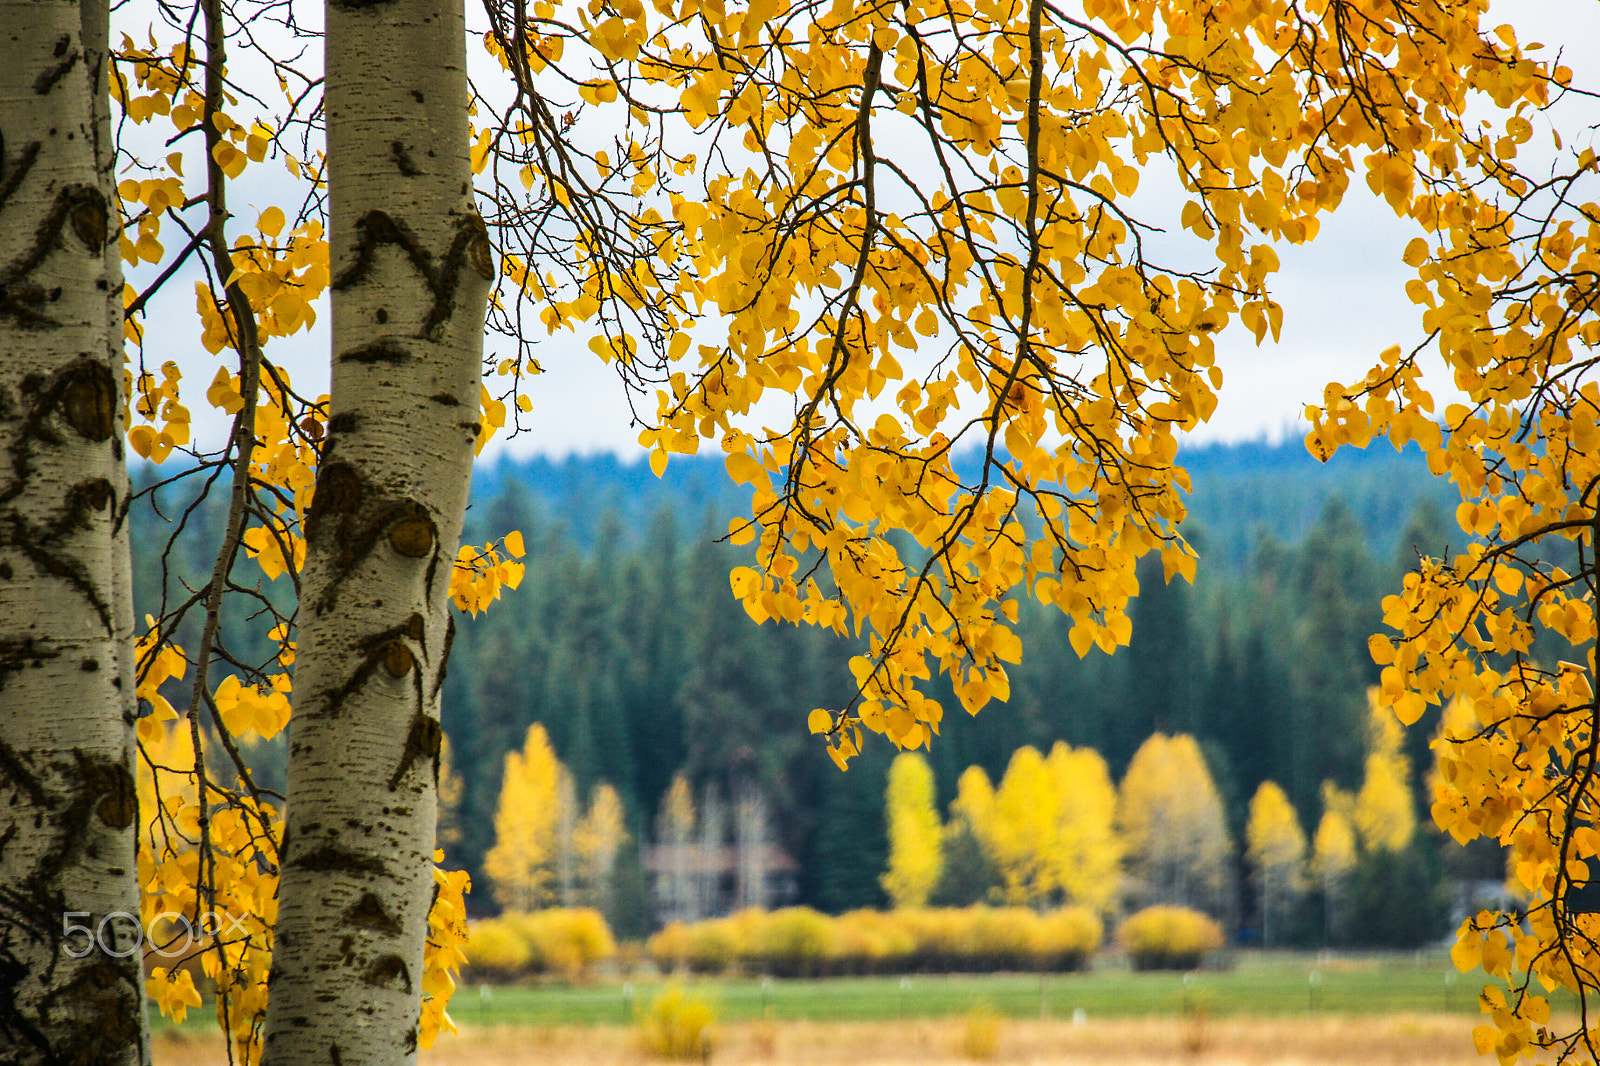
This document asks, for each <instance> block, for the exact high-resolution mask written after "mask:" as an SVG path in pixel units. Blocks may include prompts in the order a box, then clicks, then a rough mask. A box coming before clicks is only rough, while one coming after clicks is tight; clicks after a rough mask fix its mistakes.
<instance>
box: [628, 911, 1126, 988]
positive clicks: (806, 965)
mask: <svg viewBox="0 0 1600 1066" xmlns="http://www.w3.org/2000/svg"><path fill="white" fill-rule="evenodd" d="M1101 934H1102V928H1101V925H1100V919H1099V918H1097V917H1096V916H1095V915H1094V913H1093V912H1091V911H1089V910H1087V909H1085V908H1082V907H1067V908H1063V909H1061V910H1057V911H1050V912H1047V913H1044V914H1040V913H1038V912H1035V911H1031V910H1028V909H1026V908H1022V907H1003V908H990V907H967V908H964V909H961V908H946V909H938V910H894V911H867V910H862V911H851V912H850V913H848V914H843V915H840V916H839V917H837V918H832V917H829V916H828V915H825V914H821V913H819V912H817V911H814V910H812V909H811V908H809V907H789V908H786V909H784V910H779V911H757V910H747V911H741V912H740V913H738V914H735V915H733V916H731V917H728V918H713V919H711V920H709V921H703V922H695V923H693V924H692V925H685V924H684V923H682V922H673V923H671V924H669V925H668V926H667V927H666V928H664V929H662V930H661V931H660V932H659V933H657V934H656V935H655V936H653V937H651V938H650V942H649V945H648V947H649V951H650V955H651V957H652V958H653V959H654V960H655V961H656V964H657V965H659V966H661V967H662V968H663V969H677V968H687V969H690V970H694V971H696V972H699V973H722V972H724V971H727V970H730V969H733V968H734V967H743V968H744V969H747V970H760V971H762V972H766V973H771V974H774V975H777V976H780V977H794V976H812V975H817V974H836V973H900V972H905V971H926V970H935V971H939V970H943V971H963V972H973V971H984V970H1075V969H1080V968H1082V967H1083V966H1084V964H1085V963H1086V962H1087V961H1088V959H1089V957H1090V956H1091V955H1093V954H1094V952H1095V950H1096V949H1097V948H1099V946H1100V938H1101Z"/></svg>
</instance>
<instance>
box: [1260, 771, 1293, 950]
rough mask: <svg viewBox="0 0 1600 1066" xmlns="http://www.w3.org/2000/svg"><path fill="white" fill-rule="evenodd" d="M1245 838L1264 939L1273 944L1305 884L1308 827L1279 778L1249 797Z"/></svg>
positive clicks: (1265, 942) (1266, 943)
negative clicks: (1302, 827) (1258, 901)
mask: <svg viewBox="0 0 1600 1066" xmlns="http://www.w3.org/2000/svg"><path fill="white" fill-rule="evenodd" d="M1245 841H1246V847H1245V858H1246V859H1247V860H1248V861H1249V863H1250V867H1251V876H1252V877H1253V878H1254V879H1255V883H1256V891H1257V893H1258V894H1259V897H1260V901H1261V942H1262V944H1264V945H1266V946H1268V947H1270V946H1272V945H1273V944H1274V943H1275V942H1276V941H1277V940H1278V938H1279V937H1280V936H1281V935H1282V930H1283V928H1284V926H1285V924H1286V923H1287V920H1288V916H1289V915H1290V914H1291V913H1292V912H1293V910H1294V906H1295V903H1296V902H1297V901H1298V900H1299V898H1300V896H1301V894H1302V893H1303V892H1304V891H1305V887H1306V869H1305V862H1306V834H1305V830H1303V829H1301V828H1300V817H1299V815H1297V814H1296V813H1295V809H1294V804H1292V803H1290V802H1289V797H1288V796H1287V795H1285V794H1284V791H1283V789H1282V788H1280V787H1279V786H1278V784H1277V782H1275V781H1263V782H1261V787H1260V788H1258V789H1256V794H1255V795H1254V796H1252V797H1251V798H1250V817H1249V821H1248V822H1247V823H1246V825H1245Z"/></svg>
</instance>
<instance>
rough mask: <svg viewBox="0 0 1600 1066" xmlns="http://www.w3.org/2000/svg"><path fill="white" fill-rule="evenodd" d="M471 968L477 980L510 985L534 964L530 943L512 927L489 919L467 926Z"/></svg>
mask: <svg viewBox="0 0 1600 1066" xmlns="http://www.w3.org/2000/svg"><path fill="white" fill-rule="evenodd" d="M466 950H467V966H468V968H469V969H470V970H471V972H472V975H473V976H474V977H486V978H490V979H493V980H500V981H508V980H510V979H512V978H514V977H517V976H519V975H520V974H522V973H523V972H524V971H525V970H527V968H528V964H529V963H530V962H532V961H533V951H532V950H531V949H530V948H529V947H528V943H527V941H525V940H523V939H522V937H520V936H518V935H517V932H516V930H515V929H513V928H511V926H510V924H509V923H507V922H505V921H503V920H501V919H499V918H486V919H484V920H482V921H476V922H473V923H471V924H470V925H469V926H467V949H466Z"/></svg>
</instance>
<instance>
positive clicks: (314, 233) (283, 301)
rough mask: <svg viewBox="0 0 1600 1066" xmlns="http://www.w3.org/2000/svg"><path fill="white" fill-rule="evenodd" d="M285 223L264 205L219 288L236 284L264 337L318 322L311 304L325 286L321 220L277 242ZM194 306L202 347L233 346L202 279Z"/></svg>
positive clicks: (237, 244)
mask: <svg viewBox="0 0 1600 1066" xmlns="http://www.w3.org/2000/svg"><path fill="white" fill-rule="evenodd" d="M285 224H286V220H285V217H284V213H283V209H282V208H279V207H269V208H267V209H266V210H265V211H263V212H261V214H260V216H259V217H258V218H257V219H256V229H257V232H256V233H255V234H253V235H252V234H249V233H241V234H240V235H239V236H238V238H236V239H235V240H234V243H233V249H232V251H231V252H230V253H229V255H230V257H231V258H232V260H233V273H232V274H230V275H229V276H228V278H227V279H226V281H225V283H224V286H223V287H224V288H231V287H232V286H235V285H237V286H238V287H239V291H240V292H242V293H243V294H244V295H245V297H246V298H247V299H248V300H249V303H250V308H251V310H253V311H254V312H255V316H256V330H257V332H258V333H259V335H260V337H261V338H262V340H263V341H265V340H266V339H268V338H271V337H288V336H291V335H293V334H295V333H298V332H299V331H300V330H302V329H306V330H309V329H310V328H311V327H312V326H314V325H316V321H317V312H316V309H315V308H313V307H312V306H311V305H312V302H313V301H315V300H316V299H317V298H319V297H320V296H321V295H322V293H323V292H324V291H325V290H326V289H327V287H328V280H329V277H328V242H327V240H326V239H324V237H323V233H322V223H321V222H318V221H316V220H314V219H313V220H311V221H308V222H305V223H302V224H301V225H299V226H297V227H295V229H294V230H293V231H292V232H291V233H290V234H289V235H288V237H287V238H286V239H281V240H280V236H281V235H282V233H283V227H284V225H285ZM195 305H196V309H197V310H198V312H199V314H200V323H201V327H202V330H203V332H202V333H201V336H200V340H201V343H203V344H204V345H205V346H206V350H207V351H209V352H211V353H212V354H213V355H216V354H218V353H219V352H221V351H222V350H223V349H224V348H231V347H235V346H236V345H237V338H236V337H235V336H234V328H233V323H232V321H231V320H230V319H229V317H228V314H227V313H226V312H225V311H223V310H222V309H221V308H219V307H218V306H217V299H216V294H215V292H214V291H213V290H212V288H211V287H210V286H209V285H207V284H205V283H204V282H199V281H197V282H195ZM217 406H222V405H221V404H218V405H217ZM230 413H231V412H230Z"/></svg>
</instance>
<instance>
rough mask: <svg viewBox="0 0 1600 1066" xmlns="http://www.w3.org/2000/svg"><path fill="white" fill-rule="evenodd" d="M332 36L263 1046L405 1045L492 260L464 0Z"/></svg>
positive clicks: (272, 1053)
mask: <svg viewBox="0 0 1600 1066" xmlns="http://www.w3.org/2000/svg"><path fill="white" fill-rule="evenodd" d="M326 49H327V52H326V55H327V87H326V93H327V96H326V99H327V129H328V175H329V195H330V215H329V240H330V244H331V255H332V260H333V261H332V269H333V283H332V286H331V295H332V316H333V317H332V336H333V385H332V411H331V412H330V420H329V426H328V429H329V436H328V439H327V443H326V446H325V450H324V452H323V455H322V459H321V465H320V468H319V471H318V476H317V489H316V494H315V498H314V500H313V503H312V506H311V509H310V513H309V514H308V516H307V521H306V540H307V554H306V564H305V569H304V571H303V573H302V585H301V600H300V615H299V645H298V657H297V660H296V676H295V693H296V695H295V716H294V720H293V723H292V724H291V727H290V734H291V735H290V756H289V759H290V762H289V801H288V827H287V830H286V839H285V843H284V850H283V869H282V880H281V882H280V886H279V910H278V920H277V927H276V934H275V947H274V956H273V969H272V977H271V982H270V1000H269V1003H270V1005H269V1008H268V1015H267V1026H266V1050H265V1059H264V1061H265V1062H266V1063H268V1064H269V1066H277V1064H285V1066H287V1064H293V1066H304V1064H308V1063H330V1064H334V1066H357V1064H365V1063H373V1064H377V1063H384V1064H394V1063H402V1062H410V1061H412V1060H414V1058H415V1053H416V1046H417V1020H418V1010H419V1006H420V997H421V987H420V983H421V979H422V975H423V945H424V942H425V938H426V933H427V914H428V908H429V905H430V902H431V899H432V891H433V880H432V864H431V856H432V850H433V846H434V825H435V810H436V800H437V797H436V792H437V784H438V782H437V775H438V766H439V749H440V741H441V733H440V729H439V714H438V709H439V688H440V684H441V682H442V680H443V678H444V671H445V663H446V660H447V659H448V657H449V652H450V640H451V621H450V616H449V588H450V573H451V568H452V566H453V564H454V560H455V552H456V549H457V546H458V543H459V540H460V536H461V521H462V516H463V513H464V511H465V508H466V501H467V489H468V485H469V480H470V477H471V467H472V459H473V451H474V448H473V446H474V442H475V441H476V438H477V432H478V390H479V379H480V374H481V366H482V364H481V358H482V337H483V322H484V313H485V308H486V302H487V297H488V291H489V281H490V278H491V277H492V275H493V273H494V266H493V263H494V260H493V255H492V252H491V249H490V246H489V241H488V234H487V232H486V230H485V228H484V224H483V221H482V219H481V218H480V217H479V216H478V214H477V212H476V211H475V210H474V208H473V196H472V171H471V166H470V163H469V160H468V155H467V150H468V136H469V129H468V124H467V99H468V96H467V80H466V24H465V14H464V11H463V6H462V4H461V0H331V2H330V3H329V4H328V7H327V38H326Z"/></svg>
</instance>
